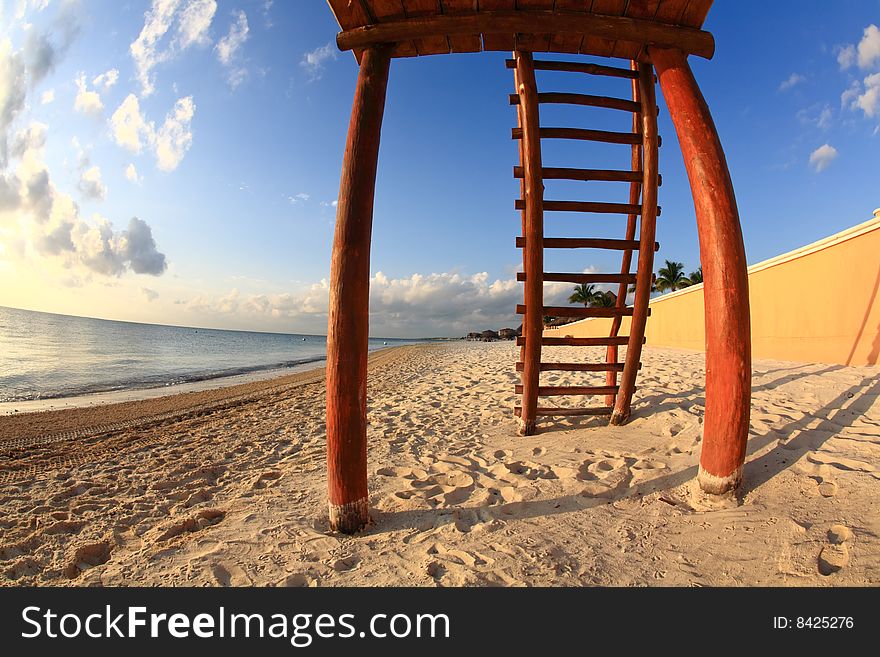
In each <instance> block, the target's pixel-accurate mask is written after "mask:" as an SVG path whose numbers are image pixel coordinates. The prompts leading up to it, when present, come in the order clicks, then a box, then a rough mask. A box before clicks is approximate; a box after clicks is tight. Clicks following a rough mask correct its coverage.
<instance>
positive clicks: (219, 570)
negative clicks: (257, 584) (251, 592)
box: [211, 563, 253, 586]
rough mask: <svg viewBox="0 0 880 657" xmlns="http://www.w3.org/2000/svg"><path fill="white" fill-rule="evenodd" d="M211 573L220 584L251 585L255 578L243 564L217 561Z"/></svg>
mask: <svg viewBox="0 0 880 657" xmlns="http://www.w3.org/2000/svg"><path fill="white" fill-rule="evenodd" d="M211 574H212V575H213V576H214V579H215V580H216V582H217V583H218V584H219V585H220V586H250V585H251V584H253V580H251V578H250V577H248V574H247V573H246V572H245V571H244V569H243V568H241V566H237V565H235V564H223V563H217V564H214V566H213V567H212V568H211Z"/></svg>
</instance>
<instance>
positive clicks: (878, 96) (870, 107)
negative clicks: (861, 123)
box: [853, 73, 880, 118]
mask: <svg viewBox="0 0 880 657" xmlns="http://www.w3.org/2000/svg"><path fill="white" fill-rule="evenodd" d="M863 84H864V89H865V91H864V93H862V94H860V95H859V97H858V98H856V99H855V100H854V101H853V106H855V107H858V108H860V109H861V110H862V111H863V112H864V113H865V116H867V117H869V118H874V117H876V116H877V115H878V114H880V73H874V74H873V75H869V76H868V77H866V78H865V80H864V83H863Z"/></svg>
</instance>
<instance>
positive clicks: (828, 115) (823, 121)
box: [816, 105, 834, 130]
mask: <svg viewBox="0 0 880 657" xmlns="http://www.w3.org/2000/svg"><path fill="white" fill-rule="evenodd" d="M833 116H834V112H833V111H832V109H831V106H830V105H825V107H823V108H822V111H821V112H819V118H818V119H817V120H816V125H818V126H819V127H820V128H822V130H827V129H828V128H830V127H831V119H832V117H833Z"/></svg>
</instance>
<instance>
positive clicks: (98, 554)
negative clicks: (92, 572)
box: [64, 541, 113, 579]
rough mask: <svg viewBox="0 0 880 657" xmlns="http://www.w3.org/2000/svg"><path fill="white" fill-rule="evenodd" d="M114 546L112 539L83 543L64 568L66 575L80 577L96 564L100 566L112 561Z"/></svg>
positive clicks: (69, 577) (72, 577)
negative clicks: (111, 555)
mask: <svg viewBox="0 0 880 657" xmlns="http://www.w3.org/2000/svg"><path fill="white" fill-rule="evenodd" d="M112 551H113V546H112V545H111V544H110V541H101V542H99V543H89V544H88V545H82V546H80V547H78V548H77V549H76V551H75V552H74V553H73V559H71V560H70V562H69V563H68V564H67V567H66V568H65V569H64V575H65V577H67V578H68V579H74V578H76V577H79V576H80V574H81V573H83V572H84V571H86V570H89V569H90V568H94V567H95V566H100V565H101V564H105V563H107V562H108V561H110V553H111V552H112Z"/></svg>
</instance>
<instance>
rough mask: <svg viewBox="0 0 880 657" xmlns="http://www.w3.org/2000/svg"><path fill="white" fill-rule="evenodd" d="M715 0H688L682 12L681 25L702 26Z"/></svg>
mask: <svg viewBox="0 0 880 657" xmlns="http://www.w3.org/2000/svg"><path fill="white" fill-rule="evenodd" d="M712 2H713V0H688V3H687V6H686V7H685V9H684V11H683V12H682V13H681V18H680V19H679V22H680V24H681V25H687V26H690V27H702V25H703V23H704V22H705V21H706V16H707V15H708V14H709V9H711V8H712Z"/></svg>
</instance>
